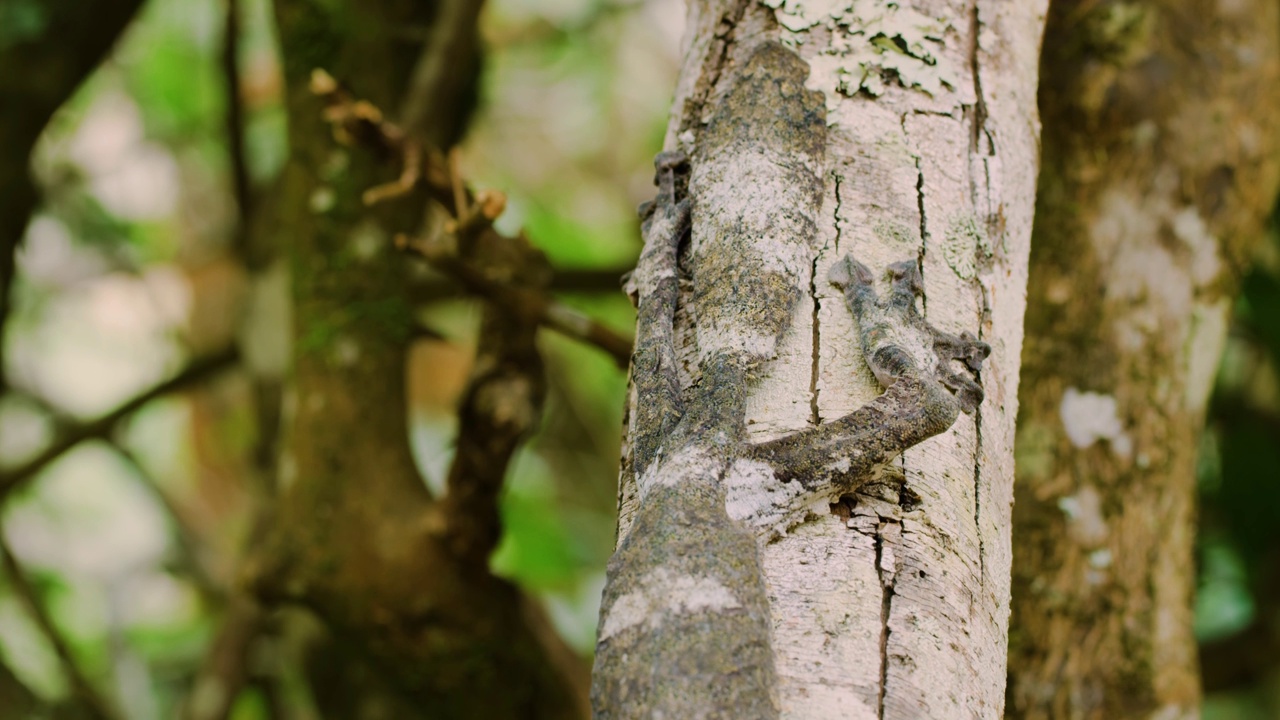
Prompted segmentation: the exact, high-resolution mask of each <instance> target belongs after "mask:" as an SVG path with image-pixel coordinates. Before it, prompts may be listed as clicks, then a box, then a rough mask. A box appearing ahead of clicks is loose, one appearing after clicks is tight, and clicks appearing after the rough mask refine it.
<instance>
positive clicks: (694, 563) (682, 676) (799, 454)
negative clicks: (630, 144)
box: [592, 42, 990, 720]
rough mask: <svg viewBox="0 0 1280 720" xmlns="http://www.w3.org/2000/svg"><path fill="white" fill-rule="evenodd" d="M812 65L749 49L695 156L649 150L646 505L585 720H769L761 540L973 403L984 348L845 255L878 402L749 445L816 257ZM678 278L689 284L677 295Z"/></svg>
mask: <svg viewBox="0 0 1280 720" xmlns="http://www.w3.org/2000/svg"><path fill="white" fill-rule="evenodd" d="M807 75H808V66H807V65H806V64H805V62H804V61H803V60H801V59H800V58H799V56H797V55H796V54H795V53H793V52H792V51H790V50H788V49H786V48H784V47H783V46H781V45H779V44H777V43H772V42H768V43H762V44H760V45H758V46H757V47H756V49H755V50H754V52H753V53H752V54H751V55H750V57H749V59H748V60H747V61H746V62H745V63H744V64H743V66H742V68H741V69H740V70H739V71H738V73H737V75H736V76H735V78H734V79H733V80H732V82H731V84H730V87H729V90H728V91H727V92H726V93H725V95H724V96H723V97H722V98H721V99H720V101H719V105H718V107H717V112H716V114H715V115H714V116H713V118H712V120H711V121H710V123H709V124H708V126H707V127H706V128H705V129H704V130H703V131H702V133H701V134H700V135H699V137H698V139H697V144H696V149H695V152H694V156H693V158H692V159H691V160H690V159H687V158H686V157H685V156H684V155H682V154H680V153H661V154H659V155H658V157H657V159H656V160H655V165H656V167H657V178H656V181H657V184H658V186H659V191H658V195H657V198H656V199H655V200H654V202H653V203H650V204H647V205H646V206H645V207H644V208H642V214H643V224H642V232H643V235H644V241H645V247H644V251H643V253H642V254H641V257H640V260H639V262H638V263H637V267H636V270H635V273H634V274H633V275H632V277H631V279H630V281H629V284H630V286H631V288H632V290H633V291H634V295H635V297H636V300H637V305H638V319H637V336H636V347H635V351H634V355H633V360H632V381H633V384H634V389H635V393H636V398H635V402H634V403H633V408H634V409H633V413H632V419H631V426H630V428H629V438H630V442H631V456H630V467H629V470H630V474H631V475H632V477H634V482H635V486H636V492H637V494H638V497H639V504H638V509H637V511H636V515H635V520H634V522H633V524H632V525H631V527H630V530H629V532H628V533H627V534H626V536H625V537H624V538H623V540H622V542H621V543H620V545H619V547H618V550H617V552H616V553H615V555H614V557H613V559H612V560H611V561H610V563H609V569H608V580H607V583H606V586H605V592H604V598H603V601H602V606H601V619H600V630H599V637H598V641H597V646H596V664H595V670H594V672H593V686H592V705H593V708H594V717H596V718H655V717H665V718H725V719H726V720H727V719H728V718H735V719H741V718H772V717H776V716H777V714H778V709H777V700H776V692H775V691H774V687H775V683H776V677H775V673H774V668H773V656H772V650H771V647H770V632H771V631H770V628H771V624H770V618H769V607H768V600H767V597H766V594H765V588H764V582H763V578H762V574H761V569H760V560H759V545H758V544H759V543H760V542H767V541H768V540H769V539H771V538H772V537H774V536H776V535H777V534H779V533H782V532H785V531H786V530H787V529H788V528H789V527H790V526H792V525H794V524H795V523H797V522H799V521H800V520H802V519H803V518H804V517H805V514H806V513H807V512H808V509H809V508H810V507H811V506H813V505H814V503H815V502H817V501H830V500H833V499H835V498H836V497H838V496H839V495H841V494H843V493H849V492H852V491H853V490H855V489H857V488H858V487H859V486H860V485H862V484H864V483H865V482H867V481H868V480H870V479H871V478H872V477H873V476H874V471H875V469H876V468H877V467H878V466H880V465H883V464H884V463H886V462H888V461H889V460H891V459H893V458H894V457H896V456H897V455H898V454H900V453H901V452H902V451H903V450H905V449H906V448H908V447H911V446H912V445H915V444H916V443H918V442H920V441H921V440H924V439H925V438H928V437H931V436H933V435H936V434H938V433H940V432H942V431H944V430H946V429H947V428H949V427H950V426H951V424H952V423H953V422H954V421H955V419H956V417H957V416H958V415H959V413H960V412H961V411H964V412H972V411H973V410H974V409H975V408H976V407H977V406H978V404H979V403H981V401H982V389H981V387H980V386H979V385H978V384H977V382H975V380H974V379H973V378H971V377H969V376H968V374H970V373H976V372H977V371H978V370H979V368H980V367H981V362H982V360H983V359H984V358H985V357H986V356H987V354H988V353H989V351H990V349H989V348H988V347H987V346H986V344H984V343H981V342H978V341H976V340H974V339H973V338H972V337H970V336H969V335H968V334H965V335H962V336H960V337H955V336H952V335H948V334H946V333H943V332H941V331H938V330H936V329H934V328H932V327H931V326H929V325H928V324H926V323H925V322H924V320H923V318H921V317H920V315H919V313H918V312H917V311H916V309H915V300H916V297H917V296H918V295H919V294H920V292H921V282H920V273H919V270H918V268H917V266H916V264H915V262H914V261H908V262H905V263H898V264H895V265H893V266H892V267H891V268H890V273H891V274H892V276H893V290H892V292H891V293H890V294H889V295H888V297H886V298H884V299H883V300H882V299H880V298H878V297H877V296H876V292H875V290H874V288H873V280H874V277H873V275H872V273H871V272H870V271H869V270H868V269H867V268H866V267H864V266H863V265H861V264H860V263H858V262H857V261H856V260H854V259H853V258H852V257H846V258H844V259H843V260H841V261H840V262H838V263H837V264H836V265H835V266H834V268H833V269H832V272H831V275H830V278H829V279H830V281H831V282H832V283H834V284H836V285H838V286H840V287H841V288H842V289H843V290H844V293H845V297H846V299H847V301H848V304H849V306H850V309H851V311H852V312H853V314H854V316H855V317H856V319H857V321H858V327H859V334H860V337H861V344H862V350H863V354H864V356H865V358H866V359H867V363H868V365H869V366H870V367H871V369H872V371H873V372H874V373H875V376H876V378H877V379H878V380H879V382H880V383H881V384H882V385H884V386H885V387H886V390H885V392H884V394H882V395H881V396H880V397H878V398H876V399H875V400H874V401H872V402H871V403H868V404H867V405H866V406H864V407H862V408H859V409H858V410H856V411H854V412H853V413H851V414H849V415H847V416H845V417H843V418H840V419H838V420H835V421H834V422H830V423H826V424H823V425H820V426H818V427H815V428H811V429H807V430H804V431H801V432H798V433H795V434H793V435H790V436H787V437H784V438H780V439H777V440H773V441H770V442H766V443H761V444H754V445H753V444H749V443H747V442H746V441H745V428H744V419H745V414H746V397H747V390H748V387H749V384H750V381H751V379H752V378H753V377H754V376H755V375H756V374H757V373H758V372H759V371H760V370H761V368H762V366H763V365H764V363H766V362H768V361H769V360H771V359H772V358H773V357H774V356H775V355H776V352H777V344H778V340H779V338H780V337H781V336H782V334H783V333H785V332H786V331H787V329H788V327H789V326H790V324H791V317H792V315H793V313H794V311H795V310H796V307H797V303H798V302H799V300H800V298H801V296H802V294H803V292H802V290H801V288H804V287H808V286H809V280H810V274H811V273H812V268H813V253H814V248H813V246H814V239H815V237H816V235H817V216H818V212H819V208H820V205H821V198H822V193H823V179H822V178H823V161H824V152H825V144H826V120H825V105H824V102H823V96H822V94H821V93H819V92H814V91H811V90H808V89H806V88H805V87H804V82H805V78H806V77H807ZM686 234H688V235H689V238H688V243H687V244H685V243H683V242H682V241H683V240H684V238H685V236H686ZM685 271H687V274H688V276H689V277H688V280H690V281H691V283H692V289H691V291H682V289H681V280H682V273H683V272H685ZM682 302H684V303H688V304H689V307H687V308H686V311H687V314H688V317H689V318H690V322H691V324H692V326H693V334H694V339H695V342H696V347H697V368H696V372H695V374H694V377H693V378H692V382H691V383H689V384H688V385H687V386H682V383H681V380H680V373H679V366H678V364H677V363H678V358H677V353H676V341H675V330H674V327H675V317H676V309H677V307H678V306H679V304H680V303H682ZM954 361H959V362H960V363H962V365H963V369H962V370H961V371H959V372H957V371H956V369H954V368H953V362H954Z"/></svg>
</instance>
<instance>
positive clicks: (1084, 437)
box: [1058, 387, 1133, 458]
mask: <svg viewBox="0 0 1280 720" xmlns="http://www.w3.org/2000/svg"><path fill="white" fill-rule="evenodd" d="M1058 415H1059V417H1061V418H1062V427H1063V429H1064V430H1066V433H1067V439H1069V440H1070V441H1071V444H1072V445H1074V446H1076V447H1077V448H1081V449H1084V448H1087V447H1090V446H1092V445H1093V444H1094V443H1096V442H1097V441H1099V440H1106V441H1107V442H1109V443H1110V444H1111V449H1112V450H1113V451H1115V453H1116V454H1117V455H1119V456H1121V457H1123V458H1128V457H1130V456H1131V455H1132V453H1133V441H1132V440H1131V439H1130V438H1129V435H1128V434H1127V433H1125V431H1124V424H1123V423H1121V421H1120V416H1119V415H1118V414H1117V405H1116V399H1115V398H1114V397H1112V396H1110V395H1101V394H1099V393H1092V392H1080V391H1079V390H1076V389H1075V388H1073V387H1069V388H1067V391H1066V392H1065V393H1063V394H1062V404H1061V406H1059V408H1058Z"/></svg>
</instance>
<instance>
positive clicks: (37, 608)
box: [0, 533, 116, 720]
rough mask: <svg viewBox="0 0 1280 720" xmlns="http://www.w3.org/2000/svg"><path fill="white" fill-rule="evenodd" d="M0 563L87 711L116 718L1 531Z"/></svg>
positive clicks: (99, 718)
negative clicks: (77, 660) (79, 661)
mask: <svg viewBox="0 0 1280 720" xmlns="http://www.w3.org/2000/svg"><path fill="white" fill-rule="evenodd" d="M0 563H3V565H4V572H5V575H6V576H7V577H8V578H9V585H10V586H11V587H12V588H13V591H14V594H16V595H17V596H18V598H19V599H20V600H21V601H22V604H23V605H26V606H27V611H28V612H30V613H31V619H32V620H34V621H35V623H36V627H38V628H39V629H40V632H41V633H42V634H43V635H44V636H45V639H46V640H47V641H48V642H49V645H51V646H52V647H53V651H54V653H56V654H57V656H58V663H59V664H60V665H62V671H63V673H65V674H66V676H67V682H68V684H69V685H70V686H71V690H72V692H73V693H74V694H75V696H76V697H77V698H78V699H79V701H80V704H81V705H82V706H83V707H84V709H85V711H86V712H87V713H88V714H89V715H90V716H91V717H93V718H95V720H112V719H113V718H115V717H116V713H115V712H114V711H112V710H111V709H110V705H108V704H107V702H106V700H105V699H103V697H102V696H101V695H99V694H98V691H97V690H96V689H94V687H93V685H92V684H91V683H90V682H89V679H88V678H87V677H86V676H85V674H84V671H83V670H81V669H80V665H79V664H78V663H77V662H76V658H75V655H73V654H72V652H71V646H70V645H69V644H68V643H67V641H66V638H64V637H63V636H62V632H61V631H60V630H59V629H58V627H57V625H55V624H54V622H53V618H51V617H49V612H48V611H47V610H46V609H45V606H44V603H43V602H42V601H41V598H40V595H39V593H38V592H37V591H36V589H35V587H34V586H33V585H32V584H31V581H30V580H29V579H28V578H27V574H26V572H25V571H24V570H23V569H22V566H21V565H19V563H18V559H17V558H16V557H14V555H13V551H12V550H10V549H9V544H8V542H7V541H6V540H5V539H4V533H0Z"/></svg>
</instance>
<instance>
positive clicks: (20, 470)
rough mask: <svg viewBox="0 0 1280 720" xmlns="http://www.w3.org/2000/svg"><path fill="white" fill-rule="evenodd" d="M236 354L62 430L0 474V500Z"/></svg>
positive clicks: (199, 363)
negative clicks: (35, 452)
mask: <svg viewBox="0 0 1280 720" xmlns="http://www.w3.org/2000/svg"><path fill="white" fill-rule="evenodd" d="M239 357H240V353H239V351H238V350H237V349H235V348H228V349H226V350H224V351H222V352H220V353H218V354H216V355H210V356H208V357H205V358H201V359H199V360H196V361H194V362H192V363H191V364H190V365H188V366H187V368H186V369H185V370H183V371H182V372H180V373H178V374H177V375H176V376H174V377H173V378H170V379H169V380H166V381H164V382H162V383H160V384H159V385H156V386H155V387H152V388H151V389H150V390H147V391H146V392H143V393H142V394H140V395H137V396H136V397H134V398H133V399H131V400H129V401H127V402H125V403H124V404H122V405H120V406H119V407H117V408H116V409H115V410H112V411H111V412H109V413H107V414H105V415H103V416H101V417H99V418H97V419H95V420H90V421H88V422H85V423H81V424H78V425H72V426H70V427H68V428H66V429H65V430H63V432H62V434H61V436H60V437H59V438H57V439H56V440H54V441H53V443H52V444H50V445H49V447H47V448H45V449H44V451H43V452H41V453H40V454H39V455H37V456H36V457H34V458H32V459H31V460H28V461H27V462H26V463H24V464H22V465H19V466H18V467H16V468H14V469H13V470H10V471H8V472H3V473H0V500H2V499H3V498H4V497H5V496H6V495H8V494H9V493H10V492H11V491H13V490H14V489H15V488H17V487H18V486H20V485H22V484H23V483H24V482H26V481H27V480H29V479H30V478H31V477H32V476H33V475H35V474H36V473H38V472H40V471H41V470H43V469H44V468H45V467H46V466H47V465H49V463H51V462H53V461H54V460H57V459H58V458H59V457H61V456H62V455H63V453H65V452H67V451H68V450H70V449H71V448H73V447H75V446H76V445H79V444H80V443H82V442H84V441H86V440H93V439H98V438H106V437H107V436H108V435H109V434H110V433H111V432H112V430H114V429H115V426H116V424H117V423H119V422H120V420H122V419H123V418H125V417H128V416H129V415H131V414H133V413H134V412H135V411H137V410H138V409H139V408H141V407H142V406H144V405H146V404H147V403H149V402H151V401H152V400H155V399H156V398H158V397H162V396H164V395H168V394H169V393H172V392H176V391H178V390H182V389H184V388H187V387H190V386H192V385H195V384H197V383H200V382H203V381H205V380H207V379H209V378H210V377H212V376H214V375H216V374H218V373H220V372H222V371H223V370H226V369H227V368H229V367H231V366H232V365H234V364H236V362H237V361H238V360H239Z"/></svg>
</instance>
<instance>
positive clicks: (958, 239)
mask: <svg viewBox="0 0 1280 720" xmlns="http://www.w3.org/2000/svg"><path fill="white" fill-rule="evenodd" d="M992 253H993V249H992V247H991V241H990V240H989V239H988V238H987V234H986V233H985V232H983V231H982V228H981V227H980V226H979V225H978V222H977V220H976V219H974V217H973V216H972V215H961V216H958V217H955V218H953V219H952V220H951V224H950V225H949V226H948V227H947V231H946V233H944V234H943V236H942V257H943V258H945V259H946V261H947V264H948V265H950V266H951V269H952V270H954V271H955V273H956V275H959V276H960V278H961V279H964V280H972V279H974V278H975V277H977V276H978V270H979V268H980V265H981V264H982V263H983V262H984V261H985V260H987V259H989V258H990V257H991V255H992Z"/></svg>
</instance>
